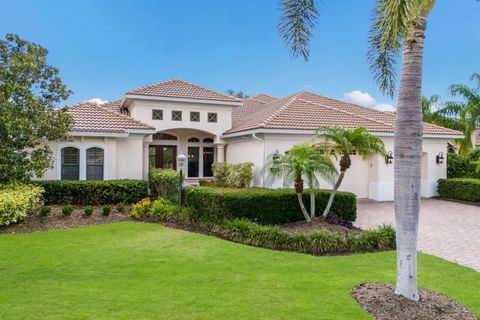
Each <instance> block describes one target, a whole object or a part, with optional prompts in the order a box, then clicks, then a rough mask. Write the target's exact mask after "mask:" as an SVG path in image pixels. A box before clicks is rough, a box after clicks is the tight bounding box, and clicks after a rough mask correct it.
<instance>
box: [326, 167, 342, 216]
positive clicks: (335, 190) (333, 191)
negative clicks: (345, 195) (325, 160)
mask: <svg viewBox="0 0 480 320" xmlns="http://www.w3.org/2000/svg"><path fill="white" fill-rule="evenodd" d="M345 172H346V170H342V171H340V175H339V176H338V180H337V182H335V186H334V187H333V190H332V193H330V198H328V202H327V206H326V207H325V210H323V214H322V215H323V216H324V217H326V216H327V214H328V212H329V211H330V208H331V207H332V203H333V199H334V198H335V194H336V193H337V191H338V188H340V185H341V184H342V180H343V177H344V176H345Z"/></svg>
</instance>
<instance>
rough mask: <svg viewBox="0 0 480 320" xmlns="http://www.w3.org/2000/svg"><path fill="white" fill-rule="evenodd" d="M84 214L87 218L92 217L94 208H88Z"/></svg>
mask: <svg viewBox="0 0 480 320" xmlns="http://www.w3.org/2000/svg"><path fill="white" fill-rule="evenodd" d="M83 213H84V214H85V216H86V217H91V216H92V214H93V207H92V206H86V207H85V209H84V210H83Z"/></svg>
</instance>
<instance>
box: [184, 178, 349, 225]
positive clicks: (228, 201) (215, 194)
mask: <svg viewBox="0 0 480 320" xmlns="http://www.w3.org/2000/svg"><path fill="white" fill-rule="evenodd" d="M315 194H316V197H315V204H316V212H317V213H322V212H323V209H324V208H325V206H326V205H327V202H328V198H329V196H330V191H327V190H317V191H316V192H315ZM303 198H304V202H305V205H306V206H307V207H308V204H309V203H310V197H309V194H308V191H306V192H305V193H304V194H303ZM185 203H186V205H187V206H188V207H189V208H191V209H192V211H193V214H194V215H196V216H197V217H211V218H213V219H235V218H246V219H249V220H251V221H255V222H258V223H260V224H271V225H274V224H282V223H288V222H295V221H300V220H303V219H304V216H303V214H302V213H301V211H300V207H299V205H298V200H297V197H296V195H295V192H294V190H293V189H278V190H273V189H263V188H250V189H224V188H207V187H190V188H186V190H185ZM332 211H333V212H335V213H336V214H337V215H338V216H339V217H341V218H342V219H344V220H347V221H355V219H356V216H357V204H356V196H355V195H354V194H353V193H349V192H338V193H337V194H336V196H335V200H334V201H333V205H332Z"/></svg>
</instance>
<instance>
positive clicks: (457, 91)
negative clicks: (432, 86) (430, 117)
mask: <svg viewBox="0 0 480 320" xmlns="http://www.w3.org/2000/svg"><path fill="white" fill-rule="evenodd" d="M470 80H471V81H474V82H476V87H475V88H469V87H468V86H466V85H463V84H454V85H452V86H450V93H451V95H452V96H454V97H461V98H463V101H461V102H448V103H447V104H446V106H445V107H444V108H442V109H440V110H439V111H438V112H439V113H440V114H444V115H449V116H454V117H459V118H460V122H461V124H462V125H463V126H464V131H463V132H464V136H465V137H464V138H463V140H462V141H461V143H460V154H461V155H464V156H465V155H467V154H468V152H469V151H470V150H471V149H472V133H473V130H475V129H476V128H477V127H478V126H479V125H480V74H479V73H474V74H472V76H471V77H470Z"/></svg>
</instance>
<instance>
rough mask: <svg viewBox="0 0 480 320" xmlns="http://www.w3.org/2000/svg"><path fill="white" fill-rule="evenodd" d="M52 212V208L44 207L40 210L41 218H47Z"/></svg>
mask: <svg viewBox="0 0 480 320" xmlns="http://www.w3.org/2000/svg"><path fill="white" fill-rule="evenodd" d="M50 212H52V207H49V206H44V207H42V208H41V209H40V217H46V216H48V215H49V214H50Z"/></svg>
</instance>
